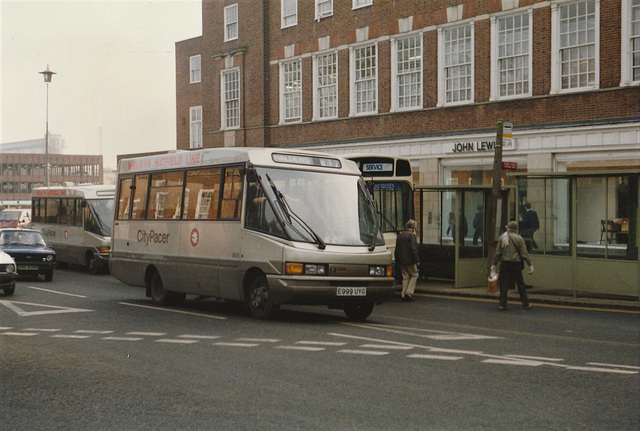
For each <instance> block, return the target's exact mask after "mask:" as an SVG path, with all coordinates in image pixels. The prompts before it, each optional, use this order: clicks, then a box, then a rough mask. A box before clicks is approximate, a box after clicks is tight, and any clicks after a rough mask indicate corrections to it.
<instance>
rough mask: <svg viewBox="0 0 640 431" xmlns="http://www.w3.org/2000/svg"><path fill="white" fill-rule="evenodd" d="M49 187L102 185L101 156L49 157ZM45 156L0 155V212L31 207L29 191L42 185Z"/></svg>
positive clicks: (65, 155) (54, 155)
mask: <svg viewBox="0 0 640 431" xmlns="http://www.w3.org/2000/svg"><path fill="white" fill-rule="evenodd" d="M49 165H50V170H49V184H50V185H51V186H59V185H62V184H63V183H65V182H73V183H93V184H103V180H104V174H103V167H102V156H87V155H68V154H49ZM44 166H45V155H44V154H24V153H2V154H0V209H2V208H4V207H6V206H12V207H13V206H21V207H31V190H32V189H33V188H34V187H43V186H44V183H45V170H44Z"/></svg>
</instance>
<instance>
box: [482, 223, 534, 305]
mask: <svg viewBox="0 0 640 431" xmlns="http://www.w3.org/2000/svg"><path fill="white" fill-rule="evenodd" d="M525 262H526V264H527V265H528V266H529V274H533V263H532V262H531V258H530V257H529V253H528V252H527V245H526V244H525V241H524V239H523V238H522V237H521V236H520V235H518V223H517V222H515V221H510V222H509V224H508V225H507V231H506V232H505V233H503V234H502V235H500V239H499V240H498V246H497V247H496V252H495V254H494V255H493V265H491V270H492V271H496V270H498V271H500V279H499V284H500V305H499V307H498V310H506V309H507V292H508V291H509V289H513V287H514V286H513V284H514V283H515V284H516V286H517V287H518V294H520V301H522V308H523V309H525V310H528V309H530V308H531V305H530V304H529V298H528V297H527V289H526V287H525V284H524V280H523V279H522V270H523V269H524V263H525Z"/></svg>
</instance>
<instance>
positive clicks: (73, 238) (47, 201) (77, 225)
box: [31, 184, 115, 274]
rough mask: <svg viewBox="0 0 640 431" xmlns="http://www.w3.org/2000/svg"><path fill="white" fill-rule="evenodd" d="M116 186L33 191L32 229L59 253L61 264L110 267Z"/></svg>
mask: <svg viewBox="0 0 640 431" xmlns="http://www.w3.org/2000/svg"><path fill="white" fill-rule="evenodd" d="M114 196H115V186H113V185H102V184H100V185H97V184H78V185H64V186H52V187H37V188H34V189H33V190H32V191H31V217H32V227H33V229H37V230H39V231H41V232H42V235H43V236H44V237H45V239H46V241H47V245H48V246H49V247H51V248H52V249H53V250H55V252H56V260H57V261H58V265H65V264H74V265H81V266H87V267H88V268H89V269H90V270H91V272H92V273H94V274H97V273H100V272H103V271H107V270H108V268H109V266H108V265H109V264H108V262H109V247H110V246H111V223H112V222H113V203H114Z"/></svg>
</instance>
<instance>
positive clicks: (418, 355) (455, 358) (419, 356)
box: [407, 353, 464, 361]
mask: <svg viewBox="0 0 640 431" xmlns="http://www.w3.org/2000/svg"><path fill="white" fill-rule="evenodd" d="M407 358H417V359H438V360H440V361H458V360H460V359H464V358H463V357H462V356H442V355H425V354H421V353H415V354H412V355H407Z"/></svg>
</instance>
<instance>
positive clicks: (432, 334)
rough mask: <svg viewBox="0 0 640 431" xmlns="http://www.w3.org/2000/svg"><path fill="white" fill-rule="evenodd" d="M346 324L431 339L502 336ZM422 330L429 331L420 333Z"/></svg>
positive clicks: (478, 338) (491, 337)
mask: <svg viewBox="0 0 640 431" xmlns="http://www.w3.org/2000/svg"><path fill="white" fill-rule="evenodd" d="M343 324H344V325H350V326H356V327H359V328H367V329H373V330H376V331H384V332H390V333H393V334H400V335H411V336H414V337H420V338H426V339H430V340H449V341H454V340H495V339H499V338H502V337H495V336H492V335H478V334H468V333H463V332H451V331H435V330H432V329H418V328H408V327H403V326H392V325H380V324H376V325H373V324H366V323H343ZM420 332H424V333H427V334H426V335H425V334H420Z"/></svg>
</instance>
